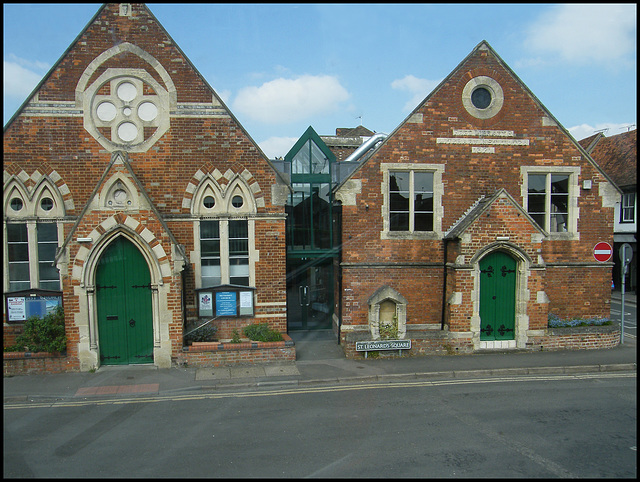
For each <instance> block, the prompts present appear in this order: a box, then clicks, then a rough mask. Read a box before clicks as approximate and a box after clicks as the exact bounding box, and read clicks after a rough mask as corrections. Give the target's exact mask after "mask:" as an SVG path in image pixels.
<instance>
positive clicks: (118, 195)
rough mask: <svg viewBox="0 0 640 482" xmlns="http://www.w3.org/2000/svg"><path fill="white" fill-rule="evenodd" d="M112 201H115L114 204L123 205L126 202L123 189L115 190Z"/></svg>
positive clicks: (125, 193)
mask: <svg viewBox="0 0 640 482" xmlns="http://www.w3.org/2000/svg"><path fill="white" fill-rule="evenodd" d="M113 199H115V200H116V202H119V203H124V202H125V201H126V200H127V191H125V190H124V189H116V190H115V191H114V192H113Z"/></svg>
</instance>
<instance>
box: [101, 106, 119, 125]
mask: <svg viewBox="0 0 640 482" xmlns="http://www.w3.org/2000/svg"><path fill="white" fill-rule="evenodd" d="M116 114H117V111H116V106H115V105H113V104H112V103H111V102H103V103H102V104H100V105H99V106H98V109H96V115H97V116H98V119H100V120H101V121H103V122H109V121H112V120H113V119H115V118H116Z"/></svg>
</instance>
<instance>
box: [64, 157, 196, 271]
mask: <svg viewBox="0 0 640 482" xmlns="http://www.w3.org/2000/svg"><path fill="white" fill-rule="evenodd" d="M117 161H120V162H122V164H123V165H124V166H125V168H126V169H127V173H128V174H129V175H130V176H131V178H132V179H133V182H134V184H135V186H136V188H138V190H139V191H140V194H141V195H142V197H143V198H144V200H145V201H146V202H147V204H148V205H149V206H150V209H151V212H153V214H154V216H155V218H156V219H157V220H158V221H159V222H160V224H161V225H162V228H163V229H164V232H165V233H167V234H168V236H169V239H170V240H171V243H172V244H173V245H174V246H175V247H176V251H177V252H178V254H179V255H180V257H181V258H182V260H183V261H184V266H185V268H186V269H189V268H190V264H189V257H188V256H187V253H186V251H185V248H184V246H183V245H182V244H180V243H179V242H178V240H177V239H176V237H175V236H174V234H173V232H172V231H171V229H169V226H168V225H167V223H166V222H165V221H164V218H163V217H162V216H161V215H160V213H159V212H158V209H157V208H156V206H155V204H154V203H153V201H152V200H151V197H150V196H149V194H148V193H147V190H146V189H145V188H144V186H143V185H142V183H141V182H140V180H139V179H138V176H136V174H135V172H133V169H132V168H131V164H130V163H129V156H128V155H127V153H126V152H124V151H115V152H113V153H112V154H111V160H110V161H109V164H107V167H106V168H105V170H104V172H103V173H102V176H101V178H100V180H99V181H98V182H97V183H96V185H95V187H94V188H93V192H92V193H91V196H89V200H88V202H87V203H86V204H85V206H84V207H83V208H82V211H81V212H80V214H79V215H78V219H76V222H75V223H74V224H73V227H72V228H71V230H70V231H69V234H67V237H66V238H65V240H64V243H62V246H60V247H59V248H58V249H57V251H56V256H55V260H54V263H57V262H58V260H59V259H60V258H61V257H62V254H63V253H64V251H65V249H66V248H67V245H68V244H69V243H70V242H71V240H72V239H73V235H74V234H75V232H76V229H78V226H79V225H80V223H81V222H82V220H83V219H84V215H85V214H86V213H87V211H88V210H89V207H90V205H91V203H92V202H93V200H94V199H95V197H96V196H97V195H98V193H99V191H100V189H102V187H103V184H104V182H105V180H106V179H107V176H108V175H109V173H110V172H112V167H113V165H114V164H115V163H116V162H117Z"/></svg>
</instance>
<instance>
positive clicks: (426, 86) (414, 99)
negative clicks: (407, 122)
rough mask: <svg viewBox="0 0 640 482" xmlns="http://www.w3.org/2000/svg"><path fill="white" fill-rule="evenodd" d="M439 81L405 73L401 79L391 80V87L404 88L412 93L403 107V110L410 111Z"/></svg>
mask: <svg viewBox="0 0 640 482" xmlns="http://www.w3.org/2000/svg"><path fill="white" fill-rule="evenodd" d="M440 82H441V80H428V79H419V78H417V77H415V76H413V75H406V76H405V77H403V78H402V79H396V80H394V81H393V82H391V88H392V89H396V90H404V91H406V92H409V93H410V94H412V96H411V99H409V100H408V101H407V103H406V104H405V105H404V107H403V110H404V111H411V110H413V109H415V108H416V107H417V106H418V104H419V103H420V102H422V101H423V100H424V99H425V97H426V96H427V95H428V94H430V93H431V91H432V90H433V89H435V88H436V87H437V86H438V84H439V83H440Z"/></svg>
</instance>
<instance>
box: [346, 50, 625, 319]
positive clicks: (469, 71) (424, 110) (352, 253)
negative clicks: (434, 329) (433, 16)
mask: <svg viewBox="0 0 640 482" xmlns="http://www.w3.org/2000/svg"><path fill="white" fill-rule="evenodd" d="M478 75H485V76H489V77H491V78H492V79H494V80H495V81H497V82H498V83H499V84H500V85H501V87H502V90H503V93H504V104H503V107H502V109H501V110H500V112H499V113H498V114H497V115H495V116H494V117H492V118H490V119H485V120H481V119H476V118H475V117H473V116H471V115H470V114H469V113H468V112H467V110H466V109H465V108H464V106H463V104H462V100H461V99H462V92H463V89H464V87H465V85H466V84H467V82H468V81H469V80H471V79H472V78H474V77H476V76H478ZM413 114H414V115H413V116H412V117H410V119H409V120H408V121H407V122H405V123H404V124H402V125H401V126H399V128H398V129H397V130H396V131H395V132H394V133H393V134H392V135H391V136H390V137H389V138H387V140H386V141H385V143H384V144H383V145H382V146H381V147H380V148H379V150H378V151H377V152H376V153H375V154H374V155H373V156H372V157H371V158H369V159H368V160H367V161H366V163H365V165H364V166H362V168H361V169H359V170H358V171H357V172H356V173H355V174H354V176H353V179H355V180H358V181H359V182H360V183H361V186H362V188H361V192H360V193H359V194H357V196H356V205H354V206H351V205H345V206H344V207H343V238H342V242H343V261H344V262H345V263H347V266H346V267H345V268H344V270H343V274H344V278H343V288H344V289H347V290H349V289H351V290H353V291H346V292H345V295H344V297H343V299H342V303H343V313H344V316H343V323H345V324H364V323H365V322H366V315H365V310H366V306H365V305H366V299H367V298H368V297H369V296H371V294H373V293H374V292H375V290H376V289H378V288H379V287H381V286H383V285H385V284H389V283H391V284H392V287H393V288H395V289H396V290H398V291H399V292H400V293H401V294H402V295H403V296H405V297H406V298H407V299H408V310H409V312H411V313H412V315H411V319H412V320H414V321H415V320H417V319H421V320H422V322H425V321H424V320H429V322H436V323H437V322H440V319H441V318H440V315H439V313H440V310H441V306H442V305H441V304H442V289H443V287H442V283H443V276H442V271H443V269H442V268H440V269H437V268H435V267H434V268H430V269H425V270H417V269H416V270H407V271H406V276H404V277H402V276H394V275H390V274H389V273H390V271H392V270H387V271H385V270H381V269H370V270H367V271H366V272H365V270H364V269H362V270H353V269H351V268H349V267H348V263H359V264H367V263H381V262H384V263H412V262H423V263H434V264H436V265H437V264H442V263H444V259H443V246H444V242H443V241H442V240H411V239H404V240H387V239H381V236H380V233H381V231H382V221H383V216H382V214H383V213H382V210H383V192H382V187H381V186H382V180H383V177H382V171H381V168H380V164H381V163H389V164H393V163H425V164H436V165H441V166H442V167H443V168H444V172H443V174H442V184H443V189H444V195H443V199H442V204H443V211H444V212H443V219H442V229H443V231H445V232H446V231H447V230H448V229H449V228H450V227H451V226H452V225H453V224H454V223H455V222H456V221H457V220H459V219H460V218H461V217H462V216H463V215H464V214H465V212H467V211H468V210H469V208H470V207H471V206H472V205H473V204H474V203H475V202H476V201H477V200H478V199H479V198H480V197H481V196H490V195H492V194H494V193H495V192H496V191H497V190H498V189H505V190H506V191H507V192H508V193H509V194H510V196H511V197H512V198H513V199H514V200H515V202H516V203H517V204H519V205H521V206H522V205H523V203H524V200H523V198H522V192H521V185H522V182H523V179H522V173H521V170H520V167H521V166H548V167H550V168H551V167H553V166H575V167H579V168H580V175H579V178H578V180H577V182H578V184H579V185H580V192H579V195H578V209H579V218H578V226H577V227H578V232H579V239H577V240H567V241H563V240H557V239H547V240H544V241H542V243H540V242H537V241H532V234H535V233H536V232H537V231H536V229H535V228H534V227H533V226H531V224H530V222H529V221H528V220H527V219H526V217H525V216H523V215H521V214H519V213H518V212H517V211H516V210H515V209H514V208H512V207H509V205H508V203H506V204H504V203H502V202H500V203H497V204H496V205H495V206H494V207H493V208H492V211H491V213H490V214H491V216H492V217H489V218H486V217H485V218H482V220H478V221H477V223H476V224H474V225H473V226H472V227H471V228H469V230H468V231H467V233H466V234H470V235H471V242H470V244H468V245H462V244H461V245H460V246H458V247H457V248H455V249H457V250H458V252H457V254H463V255H465V262H467V263H468V262H469V259H470V257H471V256H473V255H474V254H475V253H477V252H478V250H479V249H480V248H482V247H483V246H487V245H488V244H489V243H492V242H495V240H496V237H497V236H504V235H507V236H510V243H513V244H515V245H517V246H518V249H520V250H521V251H522V252H523V253H526V255H527V256H529V258H530V259H531V261H532V262H533V263H538V256H541V259H542V260H543V262H544V263H545V264H546V267H547V268H546V271H542V272H537V271H536V272H535V274H533V275H532V276H530V278H529V279H528V283H529V286H528V289H529V290H530V295H531V298H530V300H529V302H528V305H527V314H528V316H529V317H530V328H532V329H539V328H543V327H545V326H546V316H547V313H546V310H547V307H548V309H549V311H550V312H553V313H557V314H561V313H562V314H569V313H575V314H578V315H586V314H590V315H593V316H608V313H609V312H608V309H609V305H608V301H607V300H608V298H609V296H608V293H607V290H609V289H610V284H611V283H610V279H611V268H610V267H609V266H608V265H602V266H597V263H595V262H594V258H593V254H592V250H593V246H594V245H595V244H596V243H597V242H598V241H608V242H609V243H610V244H611V243H612V241H613V208H612V207H603V205H602V198H601V197H600V189H599V187H600V184H601V183H603V182H606V180H605V178H604V177H603V176H602V174H601V173H600V172H599V171H598V170H597V169H595V168H594V167H593V165H591V164H590V163H589V162H588V161H587V160H586V159H585V157H584V156H583V155H582V152H581V151H580V150H579V149H578V147H576V145H574V143H573V142H572V141H571V139H570V137H569V136H567V135H565V134H564V133H563V132H562V130H561V128H560V127H558V126H554V125H552V124H553V123H552V122H550V119H549V117H548V115H547V112H546V111H545V110H544V109H543V108H542V106H541V105H539V104H538V103H537V101H536V99H535V98H534V97H533V96H531V95H530V94H529V92H528V91H527V90H526V88H525V87H523V85H521V84H520V83H519V82H518V80H517V79H516V78H515V77H514V76H513V75H512V74H511V72H510V71H509V70H508V69H507V68H505V67H504V66H503V65H502V64H501V62H500V61H499V59H498V58H497V57H496V56H495V55H494V54H493V53H492V52H491V51H490V50H482V49H478V50H476V51H475V52H474V53H473V54H472V55H470V56H469V57H468V58H467V59H466V60H465V62H464V63H463V64H462V65H461V66H460V67H459V68H458V69H457V70H456V71H454V72H453V73H452V74H451V76H450V77H449V78H447V80H446V82H445V83H443V84H442V85H441V86H440V88H439V89H438V90H437V91H436V92H434V93H432V94H431V95H430V97H429V98H428V99H427V100H426V102H425V103H424V104H423V105H421V106H419V107H418V108H417V109H416V110H415V111H414V113H413ZM420 115H421V118H422V120H421V121H420V120H418V121H416V122H414V119H417V118H418V116H420ZM543 119H545V121H544V122H543ZM549 124H551V125H549ZM454 129H469V130H506V131H513V132H514V138H515V139H526V140H528V141H529V145H528V146H518V145H498V146H495V152H494V153H473V152H472V149H471V146H470V145H460V144H446V143H436V140H437V139H438V138H452V137H454V134H453V131H454ZM489 137H490V136H489ZM583 179H590V180H592V181H593V187H592V189H591V190H583V189H582V188H581V186H582V180H583ZM505 210H506V211H505ZM454 244H455V243H454ZM452 249H453V248H452ZM453 259H455V258H453ZM453 259H452V257H450V258H449V260H450V261H451V262H452V261H453ZM558 265H566V266H563V267H557V268H555V267H552V266H558ZM583 265H588V266H590V267H588V268H585V267H582V266H583ZM594 265H595V266H594ZM398 272H400V270H398ZM426 272H428V273H429V274H428V275H427V274H426ZM448 273H449V274H448V279H447V287H448V289H454V287H455V290H456V291H460V289H461V287H464V293H463V303H462V304H461V305H456V306H451V307H448V309H447V310H446V311H447V312H446V315H445V318H446V320H447V322H448V323H449V324H450V326H451V329H452V330H454V329H456V330H457V329H460V330H464V329H465V323H467V322H468V319H469V317H470V316H471V306H470V303H471V299H470V288H471V284H470V283H471V280H470V278H469V275H468V274H467V273H463V272H457V273H455V274H453V273H452V271H451V270H449V272H448ZM401 278H402V279H401ZM574 288H575V290H577V291H575V290H574ZM538 291H544V292H546V293H547V294H548V295H549V298H550V303H549V304H548V305H547V304H544V305H541V304H538V303H536V296H537V292H538ZM576 293H578V295H579V296H576ZM416 313H420V315H417V314H416ZM465 320H466V321H465Z"/></svg>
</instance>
